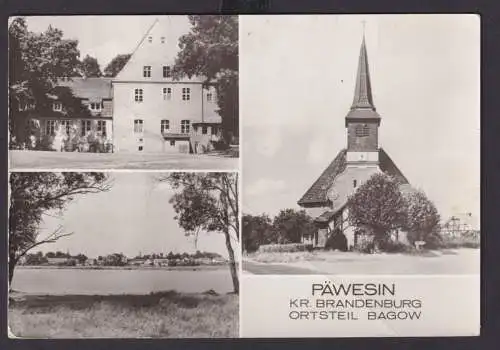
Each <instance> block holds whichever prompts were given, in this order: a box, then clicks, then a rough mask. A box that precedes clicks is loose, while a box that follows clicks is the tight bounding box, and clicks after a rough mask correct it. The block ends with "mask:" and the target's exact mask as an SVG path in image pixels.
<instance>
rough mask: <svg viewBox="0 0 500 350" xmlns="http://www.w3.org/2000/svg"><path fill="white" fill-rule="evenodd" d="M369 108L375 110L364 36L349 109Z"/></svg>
mask: <svg viewBox="0 0 500 350" xmlns="http://www.w3.org/2000/svg"><path fill="white" fill-rule="evenodd" d="M356 108H370V109H372V110H375V105H374V104H373V96H372V85H371V79H370V69H369V66H368V54H367V52H366V43H365V34H364V33H363V41H362V43H361V49H360V51H359V61H358V74H357V76H356V88H355V90H354V99H353V101H352V106H351V109H356Z"/></svg>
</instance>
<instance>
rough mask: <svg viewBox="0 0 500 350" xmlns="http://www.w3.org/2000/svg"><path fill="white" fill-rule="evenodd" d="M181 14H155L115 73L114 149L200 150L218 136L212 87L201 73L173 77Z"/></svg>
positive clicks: (140, 150) (217, 121)
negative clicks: (164, 16)
mask: <svg viewBox="0 0 500 350" xmlns="http://www.w3.org/2000/svg"><path fill="white" fill-rule="evenodd" d="M183 20H186V19H185V18H183V17H177V16H172V17H168V18H166V19H163V20H161V21H160V20H156V21H155V22H154V23H153V25H152V26H151V27H150V28H149V30H148V31H147V32H146V34H145V35H144V36H143V38H142V40H141V42H140V43H139V44H138V45H137V48H136V49H135V51H134V52H133V53H132V55H131V57H130V60H129V61H128V62H127V64H126V65H125V67H124V68H123V69H122V70H121V71H120V73H118V75H117V76H116V78H115V79H113V82H112V85H113V121H114V124H113V127H114V140H113V144H114V150H115V151H116V152H123V151H126V152H182V153H190V152H194V153H198V152H203V151H204V150H206V149H209V148H210V146H211V144H212V142H215V141H218V140H219V136H220V123H221V118H220V116H219V115H218V114H217V112H216V110H217V102H216V96H215V88H214V87H205V86H204V84H203V82H204V80H203V78H200V77H192V78H188V77H182V78H180V79H174V77H173V66H174V63H175V58H176V56H177V53H178V51H179V48H178V42H179V36H180V35H182V34H184V33H179V32H176V29H177V28H181V27H182V25H180V23H177V21H183Z"/></svg>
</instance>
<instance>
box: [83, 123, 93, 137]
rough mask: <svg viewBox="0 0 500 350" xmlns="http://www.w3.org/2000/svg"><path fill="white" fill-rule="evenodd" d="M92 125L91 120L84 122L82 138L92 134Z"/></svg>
mask: <svg viewBox="0 0 500 350" xmlns="http://www.w3.org/2000/svg"><path fill="white" fill-rule="evenodd" d="M91 125H92V124H91V121H90V120H82V136H85V135H87V134H88V133H89V132H90V130H91Z"/></svg>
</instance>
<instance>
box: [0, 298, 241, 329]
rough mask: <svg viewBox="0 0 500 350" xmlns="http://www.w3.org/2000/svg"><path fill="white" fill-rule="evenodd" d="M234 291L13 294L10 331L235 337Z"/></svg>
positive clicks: (236, 304) (235, 305) (235, 311)
mask: <svg viewBox="0 0 500 350" xmlns="http://www.w3.org/2000/svg"><path fill="white" fill-rule="evenodd" d="M238 317H239V309H238V296H237V295H235V294H224V295H208V294H201V293H199V294H180V293H177V292H162V293H153V294H149V295H109V296H96V295H85V296H83V295H63V296H55V295H54V296H49V295H44V296H41V295H38V296H36V295H16V294H15V293H14V294H13V297H12V299H11V301H10V303H9V326H10V330H11V332H12V333H13V334H14V335H15V336H17V337H23V338H232V337H238Z"/></svg>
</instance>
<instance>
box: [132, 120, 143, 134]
mask: <svg viewBox="0 0 500 350" xmlns="http://www.w3.org/2000/svg"><path fill="white" fill-rule="evenodd" d="M142 132H143V121H142V119H136V120H134V133H136V134H137V133H142Z"/></svg>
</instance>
